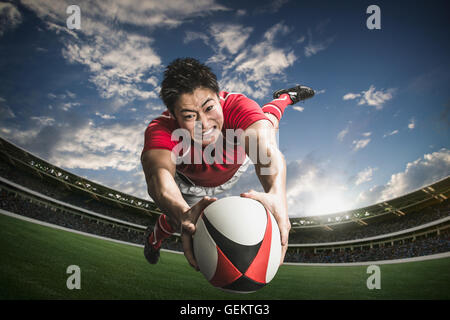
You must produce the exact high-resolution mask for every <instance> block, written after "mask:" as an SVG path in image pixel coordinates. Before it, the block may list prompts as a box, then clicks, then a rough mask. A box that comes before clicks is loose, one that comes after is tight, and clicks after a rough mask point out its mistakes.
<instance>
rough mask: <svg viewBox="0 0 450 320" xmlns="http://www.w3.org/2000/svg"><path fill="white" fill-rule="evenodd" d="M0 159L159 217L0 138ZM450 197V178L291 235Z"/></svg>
mask: <svg viewBox="0 0 450 320" xmlns="http://www.w3.org/2000/svg"><path fill="white" fill-rule="evenodd" d="M0 146H1V149H0V155H3V156H4V157H5V158H6V159H8V160H9V162H10V163H12V164H13V165H21V166H25V167H26V168H28V169H32V170H34V172H36V173H37V174H38V175H39V176H41V177H42V176H49V177H52V178H53V179H56V180H57V181H59V182H60V183H61V184H62V185H64V186H65V187H67V188H68V189H71V188H78V189H80V190H83V191H85V192H88V193H90V194H91V196H92V197H93V198H96V199H98V200H99V199H103V200H107V201H113V202H115V203H116V204H117V205H119V206H120V205H126V206H131V207H134V208H136V209H140V210H143V211H144V212H146V213H149V214H152V213H156V214H161V213H162V212H161V211H160V209H159V208H158V207H157V206H156V205H155V203H154V202H152V201H148V200H144V199H141V198H138V197H135V196H131V195H128V194H125V193H123V192H120V191H117V190H114V189H111V188H108V187H105V186H103V185H100V184H97V183H95V182H92V181H90V180H88V179H85V178H82V177H80V176H77V175H75V174H72V173H70V172H68V171H66V170H63V169H61V168H59V167H57V166H54V165H52V164H50V163H48V162H47V161H45V160H43V159H41V158H39V157H37V156H35V155H33V154H31V153H30V152H27V151H25V150H23V149H21V148H20V147H18V146H16V145H14V144H13V143H11V142H8V141H6V140H5V139H3V138H1V137H0ZM449 197H450V176H447V177H446V178H444V179H442V180H440V181H438V182H435V183H433V184H431V185H428V186H424V187H422V188H420V189H418V190H416V191H414V192H411V193H409V194H406V195H403V196H401V197H398V198H395V199H391V200H386V201H382V202H380V203H376V204H374V205H371V206H367V207H364V208H359V209H354V210H349V211H343V212H338V213H333V214H328V215H320V216H310V217H301V218H291V219H290V220H291V225H292V229H293V231H295V229H300V228H312V227H323V228H326V229H332V226H333V225H336V224H342V223H357V224H360V225H367V224H368V223H369V222H370V219H372V218H374V217H380V216H383V215H397V216H403V215H405V214H407V213H409V212H413V211H417V210H420V209H421V208H425V207H428V206H430V205H433V204H436V203H440V202H444V201H445V200H447V199H448V198H449Z"/></svg>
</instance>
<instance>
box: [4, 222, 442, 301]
mask: <svg viewBox="0 0 450 320" xmlns="http://www.w3.org/2000/svg"><path fill="white" fill-rule="evenodd" d="M0 228H1V233H0V248H1V259H0V288H1V289H0V299H127V300H129V299H133V300H134V299H171V300H172V299H183V300H185V299H187V300H191V299H203V300H207V299H233V300H238V299H274V300H275V299H283V300H292V299H449V298H450V274H449V272H448V271H449V270H450V258H444V259H437V260H429V261H423V262H411V263H402V264H391V265H380V268H381V289H379V290H376V289H374V290H369V289H367V287H366V281H367V278H368V277H369V276H370V275H369V274H367V273H366V271H367V266H351V267H332V266H330V267H313V266H287V265H285V266H282V267H281V268H280V269H279V271H278V273H277V275H276V276H275V278H274V280H273V281H272V282H271V283H270V284H269V285H267V286H266V287H264V288H263V289H261V290H260V291H258V292H256V293H252V294H233V293H227V292H222V291H220V290H218V289H216V288H214V287H212V286H211V285H210V284H209V283H208V282H207V281H206V280H205V279H204V278H203V276H202V274H201V273H199V272H196V271H194V270H193V269H192V268H191V267H190V266H189V265H188V263H187V262H186V260H185V258H184V256H183V255H180V254H173V253H168V252H162V254H161V261H160V262H159V263H158V264H157V265H155V266H152V265H149V264H148V263H147V262H146V260H145V259H144V256H143V253H142V251H143V250H142V249H141V248H138V247H134V246H129V245H123V244H118V243H114V242H111V241H105V240H101V239H95V238H91V237H86V236H83V235H78V234H74V233H71V232H66V231H62V230H56V229H52V228H49V227H45V226H40V225H37V224H34V223H30V222H26V221H22V220H18V219H15V218H11V217H8V216H4V215H2V214H0ZM69 265H77V266H79V267H80V269H81V289H79V290H76V289H74V290H69V289H67V287H66V281H67V278H68V277H69V276H70V275H69V274H67V273H66V269H67V267H68V266H69Z"/></svg>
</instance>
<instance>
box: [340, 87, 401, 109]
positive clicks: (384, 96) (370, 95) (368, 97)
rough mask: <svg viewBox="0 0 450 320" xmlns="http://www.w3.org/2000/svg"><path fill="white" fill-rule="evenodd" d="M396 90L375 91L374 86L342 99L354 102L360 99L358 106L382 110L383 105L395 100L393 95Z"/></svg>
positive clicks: (349, 94) (348, 94)
mask: <svg viewBox="0 0 450 320" xmlns="http://www.w3.org/2000/svg"><path fill="white" fill-rule="evenodd" d="M394 92H395V89H393V88H391V89H387V90H384V91H383V90H379V91H375V87H374V86H373V85H371V86H370V88H369V90H367V91H362V92H361V93H347V94H345V95H344V96H343V97H342V99H343V100H354V99H357V98H360V99H359V102H358V105H359V106H361V105H368V106H374V107H375V108H376V109H377V110H381V109H382V108H383V105H384V104H385V103H386V102H387V101H389V100H391V99H392V98H393V94H394Z"/></svg>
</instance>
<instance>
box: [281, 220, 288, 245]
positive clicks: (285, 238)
mask: <svg viewBox="0 0 450 320" xmlns="http://www.w3.org/2000/svg"><path fill="white" fill-rule="evenodd" d="M280 236H281V245H282V246H285V245H287V242H288V239H289V231H288V229H287V227H286V226H284V225H282V226H280Z"/></svg>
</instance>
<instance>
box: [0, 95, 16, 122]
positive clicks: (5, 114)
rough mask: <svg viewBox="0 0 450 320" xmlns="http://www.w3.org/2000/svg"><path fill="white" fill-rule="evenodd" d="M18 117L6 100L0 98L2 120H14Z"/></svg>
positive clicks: (0, 117) (0, 116)
mask: <svg viewBox="0 0 450 320" xmlns="http://www.w3.org/2000/svg"><path fill="white" fill-rule="evenodd" d="M15 117H16V115H15V114H14V112H13V111H12V110H11V108H10V107H9V106H8V105H7V104H6V99H4V98H2V97H0V119H13V118H15Z"/></svg>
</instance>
